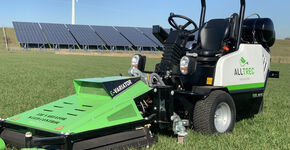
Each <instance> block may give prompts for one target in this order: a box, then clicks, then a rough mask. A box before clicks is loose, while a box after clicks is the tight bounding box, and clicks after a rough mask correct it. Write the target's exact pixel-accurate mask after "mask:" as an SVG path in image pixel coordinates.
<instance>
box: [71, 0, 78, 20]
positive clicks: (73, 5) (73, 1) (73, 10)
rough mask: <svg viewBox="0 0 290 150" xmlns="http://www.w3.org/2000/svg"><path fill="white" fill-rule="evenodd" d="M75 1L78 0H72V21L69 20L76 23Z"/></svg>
mask: <svg viewBox="0 0 290 150" xmlns="http://www.w3.org/2000/svg"><path fill="white" fill-rule="evenodd" d="M76 2H78V0H72V22H71V24H76Z"/></svg>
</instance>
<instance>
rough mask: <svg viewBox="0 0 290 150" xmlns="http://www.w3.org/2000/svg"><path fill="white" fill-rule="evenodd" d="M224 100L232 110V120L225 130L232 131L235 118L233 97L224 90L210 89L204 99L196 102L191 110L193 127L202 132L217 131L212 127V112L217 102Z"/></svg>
mask: <svg viewBox="0 0 290 150" xmlns="http://www.w3.org/2000/svg"><path fill="white" fill-rule="evenodd" d="M221 102H226V103H227V104H228V105H229V107H230V109H231V112H232V122H231V124H230V126H229V128H228V129H227V130H226V132H232V131H233V128H234V124H235V120H236V108H235V103H234V100H233V98H232V97H231V96H230V95H229V94H228V93H226V92H225V91H221V90H216V91H212V92H211V93H210V95H209V96H208V97H207V98H206V99H205V100H199V101H197V102H196V104H195V106H194V110H193V128H194V130H195V131H197V132H200V133H203V134H213V133H218V131H217V130H216V129H215V127H214V114H215V110H216V107H217V105H218V104H219V103H221Z"/></svg>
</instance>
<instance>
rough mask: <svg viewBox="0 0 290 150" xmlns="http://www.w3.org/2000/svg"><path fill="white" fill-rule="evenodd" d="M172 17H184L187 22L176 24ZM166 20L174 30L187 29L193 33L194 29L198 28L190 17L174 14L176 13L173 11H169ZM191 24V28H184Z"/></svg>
mask: <svg viewBox="0 0 290 150" xmlns="http://www.w3.org/2000/svg"><path fill="white" fill-rule="evenodd" d="M174 18H181V19H184V20H186V21H187V23H186V24H184V25H178V24H177V23H176V22H175V20H174ZM168 22H169V24H170V25H171V26H172V27H173V28H174V29H176V30H185V31H188V32H190V33H193V32H195V31H197V29H198V27H197V25H196V23H195V22H194V21H192V20H191V19H190V18H188V17H185V16H182V15H176V14H174V13H170V16H169V18H168ZM191 24H192V25H193V26H194V29H192V30H186V28H187V27H188V26H189V25H191Z"/></svg>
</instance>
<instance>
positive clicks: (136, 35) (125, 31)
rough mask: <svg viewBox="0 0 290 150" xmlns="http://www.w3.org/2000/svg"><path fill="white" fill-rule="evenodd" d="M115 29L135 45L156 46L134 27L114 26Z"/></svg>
mask: <svg viewBox="0 0 290 150" xmlns="http://www.w3.org/2000/svg"><path fill="white" fill-rule="evenodd" d="M116 29H117V30H118V31H119V32H120V33H121V34H122V35H124V36H125V37H126V38H127V39H128V40H129V41H130V42H131V43H132V44H133V45H135V46H142V47H157V46H158V45H157V44H155V43H154V42H153V41H151V40H150V39H149V38H147V37H146V36H145V35H144V34H142V33H141V32H139V31H138V30H137V29H136V28H134V27H116Z"/></svg>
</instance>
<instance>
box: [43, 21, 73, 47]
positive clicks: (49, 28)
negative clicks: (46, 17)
mask: <svg viewBox="0 0 290 150" xmlns="http://www.w3.org/2000/svg"><path fill="white" fill-rule="evenodd" d="M40 25H41V27H42V30H43V32H44V33H45V35H46V38H47V40H48V41H49V43H50V44H60V45H77V42H76V40H75V39H74V37H73V36H72V35H71V33H70V32H69V31H68V29H67V28H66V27H65V25H64V24H51V23H40Z"/></svg>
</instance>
